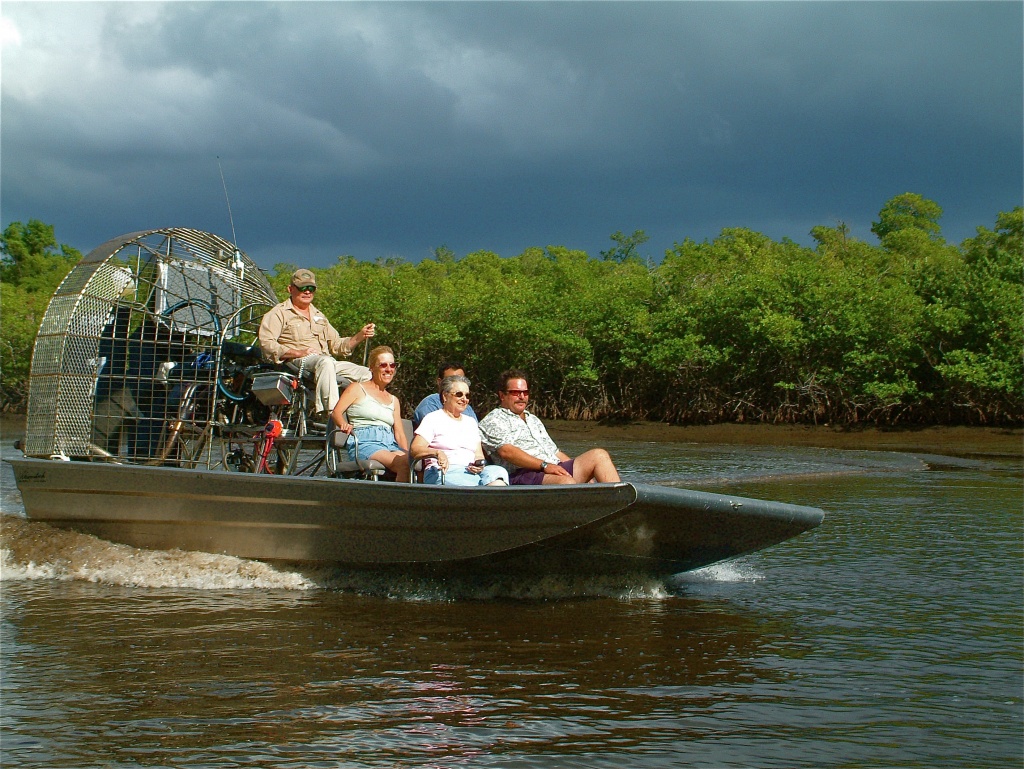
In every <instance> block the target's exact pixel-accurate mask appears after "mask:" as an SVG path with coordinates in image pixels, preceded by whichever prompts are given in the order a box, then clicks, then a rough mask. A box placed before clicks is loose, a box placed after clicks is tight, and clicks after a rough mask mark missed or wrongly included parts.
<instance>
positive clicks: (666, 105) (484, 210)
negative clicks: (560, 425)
mask: <svg viewBox="0 0 1024 769" xmlns="http://www.w3.org/2000/svg"><path fill="white" fill-rule="evenodd" d="M1021 8H1022V7H1021V5H1020V4H1019V3H990V2H979V3H412V4H404V3H368V4H364V3H227V2H224V3H195V4H193V3H170V4H134V3H133V4H118V3H74V4H68V5H63V4H50V3H17V2H15V3H11V2H7V3H5V4H4V6H3V16H4V33H3V34H4V52H3V81H2V83H0V87H2V110H3V123H2V144H0V151H2V153H3V154H2V161H3V163H2V166H0V173H2V186H0V204H2V209H3V210H2V217H3V223H4V224H6V223H7V222H9V221H12V220H15V219H21V220H26V219H28V218H40V219H43V220H44V221H47V222H50V223H53V224H55V225H56V227H57V233H58V236H59V237H60V239H61V240H62V241H64V242H70V243H72V244H74V245H76V246H79V247H80V248H83V249H88V248H90V247H91V246H92V245H95V244H98V243H100V242H102V241H103V240H105V239H107V238H108V237H111V236H113V235H116V234H119V233H121V232H127V231H131V230H136V229H140V228H145V227H150V226H164V225H186V226H194V227H199V228H203V229H210V230H213V231H215V232H218V233H221V234H229V231H230V227H229V225H228V222H227V207H226V204H225V201H224V197H223V192H222V189H221V184H220V176H219V171H218V168H217V158H218V157H219V158H220V162H221V164H222V166H223V169H224V173H225V176H226V178H227V181H228V186H229V193H230V196H231V206H232V210H233V212H234V216H235V224H236V226H237V230H238V239H239V242H240V245H241V246H242V247H243V248H245V249H246V250H247V251H249V253H250V254H252V255H253V256H254V257H255V258H257V260H258V261H260V263H261V264H264V265H270V264H272V263H274V262H276V261H291V262H296V263H309V264H326V263H329V262H330V261H333V259H334V258H335V257H336V256H338V255H340V254H346V253H351V254H354V255H356V256H359V257H361V258H375V257H378V256H391V255H401V256H405V257H407V258H410V259H419V258H421V257H423V256H425V255H427V254H428V253H430V251H431V249H432V248H433V247H435V246H439V245H442V244H446V245H448V246H449V247H451V248H453V249H455V250H456V251H457V252H459V253H463V252H466V251H470V250H474V249H479V248H486V249H490V250H495V251H498V252H499V253H502V254H505V255H512V254H516V253H519V252H521V251H522V250H523V249H524V248H526V247H528V246H534V245H540V246H543V245H549V244H561V245H567V246H570V247H574V248H581V249H585V250H587V251H588V252H590V253H591V254H593V255H596V254H597V252H598V251H599V250H601V249H603V248H605V247H606V246H607V245H608V244H609V241H608V235H609V234H610V233H611V232H612V231H614V230H619V229H621V230H624V231H627V232H631V231H632V230H634V229H637V228H642V229H645V230H646V231H647V232H648V234H649V235H651V242H650V243H649V244H648V251H649V253H650V254H651V255H653V256H656V257H657V256H660V254H661V253H662V252H663V251H664V249H665V248H667V247H669V246H670V245H671V244H672V243H673V242H675V241H681V240H682V239H684V238H686V237H691V238H695V239H703V238H710V237H714V236H715V235H716V234H717V233H718V232H719V230H720V229H721V228H722V227H727V226H745V227H751V228H753V229H757V230H760V231H763V232H765V233H766V234H768V235H770V236H772V237H774V238H782V237H790V238H793V239H795V240H798V241H800V242H808V240H809V238H808V237H807V232H808V230H809V229H810V228H811V227H812V226H814V225H816V224H833V223H835V221H836V220H844V221H846V222H847V223H848V224H850V225H851V227H852V228H853V231H854V234H855V235H857V236H859V237H863V238H870V237H871V235H870V232H869V227H870V223H871V220H872V218H873V217H875V216H876V214H877V212H878V210H879V209H880V208H881V206H882V205H883V204H884V203H885V201H886V200H887V199H888V198H890V197H892V196H893V195H896V194H899V193H902V192H906V191H913V192H918V193H920V194H922V195H924V196H925V197H929V198H932V199H934V200H936V201H937V202H938V203H940V205H942V206H943V207H944V208H945V210H946V216H945V217H944V219H943V226H944V234H945V235H946V237H947V238H949V239H950V240H954V241H959V240H961V239H963V238H964V237H968V236H970V235H972V234H973V230H974V227H975V226H977V225H987V226H991V224H992V222H993V221H994V218H995V215H996V214H997V213H998V212H999V211H1001V210H1006V209H1008V208H1010V207H1012V206H1014V205H1019V204H1020V202H1021V195H1022V192H1021V186H1022V185H1021V166H1022V153H1021V143H1022V141H1021V139H1022V128H1021V125H1022V107H1021V92H1022V87H1024V86H1022V75H1021V64H1022V55H1024V54H1022V42H1021V38H1022V33H1021V25H1022V11H1021Z"/></svg>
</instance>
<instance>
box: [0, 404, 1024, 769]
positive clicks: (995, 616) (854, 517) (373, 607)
mask: <svg viewBox="0 0 1024 769" xmlns="http://www.w3.org/2000/svg"><path fill="white" fill-rule="evenodd" d="M4 427H6V430H5V433H4V435H3V441H2V443H3V447H2V452H0V453H2V456H3V457H9V456H12V455H13V454H14V449H13V448H12V447H11V440H12V439H13V437H15V436H14V435H13V434H12V430H11V428H10V425H9V424H7V423H5V425H4ZM748 434H751V433H748ZM779 434H780V435H781V433H779ZM696 435H697V434H696V433H690V434H689V437H690V438H693V437H695V436H696ZM972 435H977V433H973V434H972ZM561 436H562V437H561V440H563V442H564V444H565V448H567V449H569V450H570V451H573V450H579V449H581V448H584V447H586V445H590V444H588V442H587V441H590V440H591V439H593V438H595V437H596V434H595V433H593V432H592V431H588V430H587V429H584V428H579V429H576V430H574V429H571V428H567V429H564V430H563V431H562V433H561ZM703 437H705V438H706V437H708V436H707V434H705V435H704V436H703ZM717 437H718V438H723V434H721V433H720V434H718V435H717ZM724 437H725V438H726V439H728V436H724ZM890 437H891V436H890ZM600 440H601V442H602V443H603V444H604V445H605V446H606V447H607V448H609V449H610V450H611V451H612V453H613V456H614V457H615V459H616V461H617V463H618V465H619V467H620V469H621V471H622V474H623V476H624V477H625V478H627V479H630V480H638V481H644V482H650V483H668V484H673V485H681V486H692V487H698V488H705V489H711V490H723V491H728V492H729V493H735V494H741V495H744V496H753V497H761V498H767V499H776V500H780V501H785V502H794V503H800V504H809V505H814V506H817V507H821V508H823V509H824V510H825V511H826V519H825V522H824V523H823V524H822V525H821V526H820V527H819V528H818V529H815V530H814V531H811V532H809V533H807V534H804V535H802V536H800V537H798V538H797V539H794V540H791V541H790V542H787V543H783V544H782V545H778V546H776V547H773V548H770V549H768V550H765V551H762V552H760V553H757V554H754V555H752V556H747V557H744V558H741V559H738V560H736V561H733V562H729V563H726V564H720V565H717V566H714V567H710V568H708V569H703V570H701V571H698V572H693V573H689V574H685V575H678V576H677V577H676V578H674V579H673V580H670V581H669V582H666V583H647V582H638V583H636V584H629V583H626V584H621V583H616V582H613V581H602V580H600V579H590V580H571V579H560V580H536V581H532V582H531V581H525V580H524V581H516V580H511V579H509V580H504V581H502V582H500V583H485V582H473V581H465V582H461V583H453V582H436V583H431V582H425V581H423V580H418V579H413V578H408V579H403V578H401V577H394V578H389V579H387V580H384V579H381V578H376V579H375V578H369V577H366V576H362V575H359V574H351V573H342V572H335V571H327V570H325V571H321V572H318V573H313V572H297V571H287V570H282V569H275V568H271V567H270V566H267V565H265V564H261V563H256V562H252V561H244V560H240V559H236V558H229V557H224V556H213V555H205V554H201V553H182V552H178V551H167V552H149V551H142V550H136V549H134V548H130V547H125V546H123V545H114V544H111V543H107V542H103V541H101V540H97V539H95V538H92V537H87V536H83V535H79V534H75V533H72V532H63V531H58V530H55V529H52V528H50V527H48V526H45V525H42V524H37V523H33V522H30V521H27V520H25V519H24V510H23V508H22V507H21V500H20V496H19V495H18V493H17V490H16V488H14V486H13V479H12V474H11V470H10V466H9V465H7V464H3V465H0V507H2V512H3V517H2V518H0V670H2V678H0V765H2V766H3V767H5V769H12V768H13V767H32V768H36V767H38V768H40V769H42V768H44V767H45V768H46V769H57V768H61V767H75V768H76V769H79V768H85V767H175V768H186V767H187V768H188V769H193V768H199V767H268V768H269V767H274V768H277V767H280V768H282V769H283V768H285V767H288V768H289V769H290V768H295V769H298V768H303V769H305V768H307V767H332V768H334V767H353V768H362V767H456V766H466V767H503V768H504V767H609V768H612V767H614V768H615V769H621V767H623V766H629V767H638V768H640V769H647V768H653V767H659V768H660V767H711V768H717V767H780V768H783V767H786V768H788V767H922V768H925V767H927V768H929V769H931V768H933V767H993V768H996V767H998V768H999V769H1003V768H1004V767H1013V766H1018V767H1019V766H1021V765H1022V763H1024V697H1022V691H1024V674H1022V667H1024V552H1022V551H1024V537H1022V533H1024V526H1022V523H1024V520H1022V519H1024V515H1022V500H1024V494H1022V491H1024V488H1022V477H1021V476H1022V463H1021V453H1020V451H1019V446H1020V441H1019V433H1017V434H1016V442H1014V436H1013V435H1011V436H1010V439H1009V442H1008V443H1006V442H1004V443H1000V442H999V441H995V442H988V443H986V442H985V441H984V440H982V441H981V442H980V443H981V444H983V445H982V447H981V448H978V447H974V446H968V444H967V440H966V439H964V438H962V439H961V440H959V441H954V444H955V445H953V446H952V447H949V446H936V445H935V444H934V443H933V444H929V445H925V442H923V441H922V439H921V438H920V436H919V437H918V438H916V439H914V438H906V441H908V442H910V443H916V445H905V446H904V447H903V448H900V449H898V450H886V451H868V450H863V449H864V448H865V447H864V446H860V447H857V446H850V445H846V446H843V445H837V444H836V442H835V441H833V442H831V443H830V442H829V441H827V440H820V441H818V442H819V443H820V444H821V445H820V446H815V445H813V444H814V443H815V441H814V440H813V439H809V440H808V442H806V443H801V442H800V441H795V440H788V441H786V442H788V443H790V444H795V445H788V446H776V445H770V439H765V440H764V441H761V440H756V441H755V440H747V441H737V442H735V443H724V442H721V443H718V442H706V441H704V440H688V439H680V438H679V435H678V434H677V435H676V436H674V437H673V436H669V437H668V438H667V439H666V436H665V435H663V434H656V433H651V432H647V433H642V432H641V433H636V432H634V433H633V434H627V433H618V434H615V433H604V434H601V435H600ZM783 440H785V438H783ZM874 443H877V441H874ZM883 445H884V444H883ZM957 446H959V450H958V449H957ZM1007 446H1009V447H1010V449H1009V450H1007V449H1006V447H1007ZM986 447H987V448H986ZM1014 447H1016V449H1014ZM950 454H958V455H959V456H951V455H950Z"/></svg>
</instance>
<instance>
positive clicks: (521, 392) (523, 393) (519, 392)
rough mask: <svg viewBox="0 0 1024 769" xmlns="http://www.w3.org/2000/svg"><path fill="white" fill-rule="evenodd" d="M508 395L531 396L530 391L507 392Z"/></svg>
mask: <svg viewBox="0 0 1024 769" xmlns="http://www.w3.org/2000/svg"><path fill="white" fill-rule="evenodd" d="M505 394H506V395H526V396H529V394H530V391H529V390H505Z"/></svg>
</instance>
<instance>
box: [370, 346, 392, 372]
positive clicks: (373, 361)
mask: <svg viewBox="0 0 1024 769" xmlns="http://www.w3.org/2000/svg"><path fill="white" fill-rule="evenodd" d="M381 355H390V356H391V357H392V358H394V357H395V351H394V350H392V349H391V348H390V347H388V346H387V345H386V344H382V345H379V346H377V347H374V348H373V349H372V350H370V355H369V357H368V358H367V361H368V363H369V365H370V368H373V367H374V366H376V365H377V359H378V358H380V356H381Z"/></svg>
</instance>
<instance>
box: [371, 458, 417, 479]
mask: <svg viewBox="0 0 1024 769" xmlns="http://www.w3.org/2000/svg"><path fill="white" fill-rule="evenodd" d="M370 459H376V460H377V461H378V462H380V463H381V464H382V465H384V467H386V468H387V469H388V470H390V471H391V472H393V473H394V474H395V480H396V481H398V482H399V483H408V482H409V455H408V454H406V453H405V452H404V451H375V452H373V453H372V454H370Z"/></svg>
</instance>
